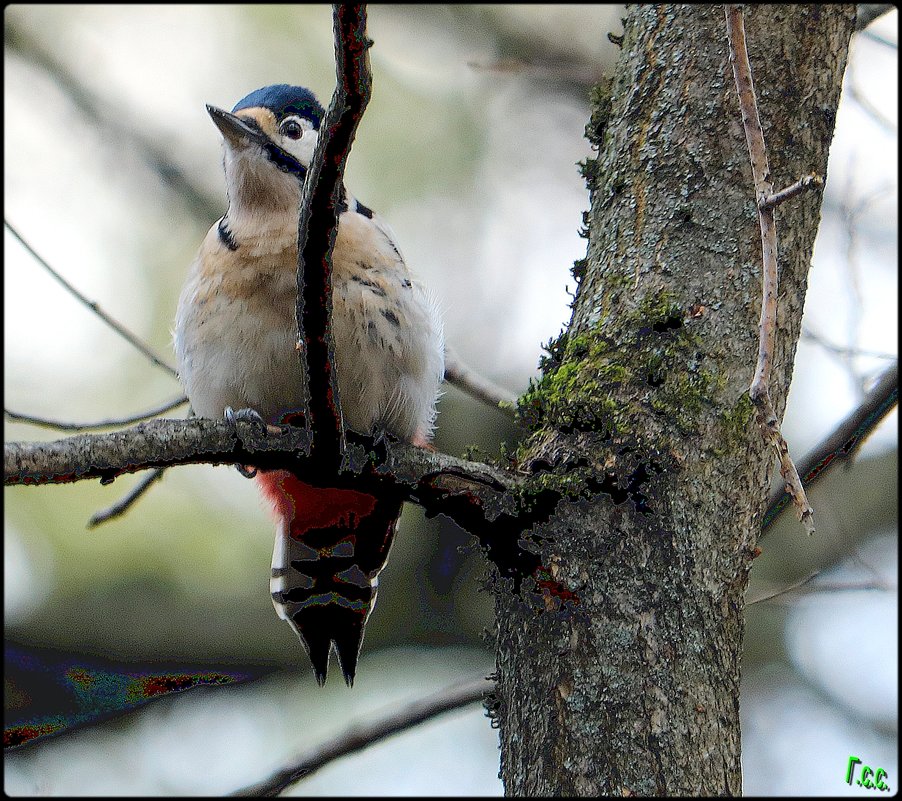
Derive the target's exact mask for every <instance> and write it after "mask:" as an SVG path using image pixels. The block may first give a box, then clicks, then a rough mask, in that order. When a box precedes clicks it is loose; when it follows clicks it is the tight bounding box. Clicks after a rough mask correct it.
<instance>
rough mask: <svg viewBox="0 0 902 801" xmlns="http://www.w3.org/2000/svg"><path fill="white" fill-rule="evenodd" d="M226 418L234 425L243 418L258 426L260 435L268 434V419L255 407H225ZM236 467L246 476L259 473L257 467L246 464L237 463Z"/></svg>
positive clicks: (249, 476)
mask: <svg viewBox="0 0 902 801" xmlns="http://www.w3.org/2000/svg"><path fill="white" fill-rule="evenodd" d="M225 419H226V420H228V422H229V423H231V424H232V425H233V426H234V425H236V424H237V423H238V421H239V420H243V421H244V422H246V423H251V425H253V426H255V427H256V428H257V431H258V433H259V434H260V436H266V433H267V426H266V420H264V419H263V418H262V417H261V416H260V413H259V412H257V411H256V410H254V409H239V410H238V411H237V412H236V411H235V410H234V409H233V408H232V407H231V406H226V407H225ZM235 468H236V469H237V470H238V472H239V473H241V475H243V476H244V477H245V478H253V477H254V476H256V475H257V468H256V467H251V466H249V465H244V464H236V465H235Z"/></svg>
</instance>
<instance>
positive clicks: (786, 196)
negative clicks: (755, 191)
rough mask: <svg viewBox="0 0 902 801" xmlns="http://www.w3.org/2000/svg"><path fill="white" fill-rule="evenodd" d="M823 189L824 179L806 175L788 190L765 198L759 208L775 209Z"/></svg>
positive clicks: (787, 188)
mask: <svg viewBox="0 0 902 801" xmlns="http://www.w3.org/2000/svg"><path fill="white" fill-rule="evenodd" d="M823 188H824V179H823V178H821V176H820V175H815V174H814V173H812V174H811V175H806V176H805V177H804V178H799V180H798V181H796V182H795V183H794V184H792V185H791V186H787V187H786V189H781V190H780V191H779V192H774V194H772V195H770V196H769V197H766V198H764V199H763V200H761V201H760V202H759V204H758V207H759V208H761V209H763V210H766V209H775V208H776V207H777V206H779V205H780V204H781V203H785V202H786V201H787V200H791V199H792V198H794V197H795V196H796V195H801V194H802V192H808V191H811V190H814V189H817V190H821V189H823Z"/></svg>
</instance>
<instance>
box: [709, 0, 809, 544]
mask: <svg viewBox="0 0 902 801" xmlns="http://www.w3.org/2000/svg"><path fill="white" fill-rule="evenodd" d="M724 11H725V14H726V21H727V38H728V39H729V43H730V62H731V63H732V65H733V77H734V79H735V81H736V92H737V94H738V95H739V109H740V112H741V113H742V127H743V129H744V130H745V140H746V144H747V145H748V148H749V158H750V160H751V164H752V177H753V179H754V182H755V201H756V204H757V206H758V223H759V225H760V228H761V255H762V261H763V273H762V283H763V297H762V301H761V319H760V322H759V324H758V331H759V341H758V363H757V366H756V368H755V376H754V378H753V379H752V384H751V386H750V387H749V396H750V398H751V399H752V402H753V403H754V404H755V408H756V410H757V413H758V422H759V424H760V425H761V428H762V431H763V432H764V434H765V436H766V437H767V438H768V439H769V440H770V442H771V444H772V445H773V446H774V449H775V450H776V451H777V456H778V457H779V459H780V475H781V476H782V477H783V481H784V483H785V485H786V491H787V492H788V493H789V494H790V495H791V496H792V499H793V503H795V505H796V511H797V512H798V514H799V520H800V521H801V522H802V525H804V526H805V529H806V530H807V532H808V534H809V535H811V534H813V533H814V510H813V509H812V508H811V505H810V504H809V503H808V497H807V496H806V495H805V490H804V488H803V487H802V480H801V479H800V478H799V473H798V470H796V467H795V465H794V464H793V462H792V458H791V457H790V455H789V447H788V446H787V444H786V440H785V439H784V438H783V434H782V433H781V432H780V424H779V421H778V420H777V415H776V412H775V411H774V406H773V403H772V402H771V398H770V392H769V390H768V387H769V386H770V372H771V364H772V360H773V354H774V342H775V338H776V326H777V228H776V225H775V222H774V205H775V203H774V202H773V200H772V196H773V194H774V187H773V184H772V183H771V180H770V169H769V167H768V165H767V151H766V149H765V146H764V132H763V131H762V129H761V120H760V118H759V117H758V104H757V101H756V100H755V86H754V84H753V82H752V67H751V64H750V63H749V55H748V50H747V49H746V43H745V25H744V23H743V16H742V6H739V5H727V6H725V8H724Z"/></svg>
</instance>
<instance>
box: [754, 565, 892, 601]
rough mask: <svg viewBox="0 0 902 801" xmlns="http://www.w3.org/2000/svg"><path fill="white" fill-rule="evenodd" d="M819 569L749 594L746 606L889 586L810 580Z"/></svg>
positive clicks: (887, 588) (880, 583) (877, 582)
mask: <svg viewBox="0 0 902 801" xmlns="http://www.w3.org/2000/svg"><path fill="white" fill-rule="evenodd" d="M820 575H821V574H820V571H815V572H814V573H811V574H810V575H808V576H805V578H803V579H800V580H799V581H796V582H794V583H793V584H790V585H789V586H788V587H781V588H780V589H778V590H773V591H770V592H762V593H758V594H756V595H749V596H748V597H747V598H746V601H745V605H746V607H749V606H754V605H755V604H760V603H763V602H764V601H773V600H775V599H776V598H784V597H785V596H787V595H813V594H815V593H822V592H827V593H834V592H866V591H873V590H882V591H884V592H886V591H888V590H890V589H891V588H890V587H889V586H887V584H886V583H885V582H882V581H850V582H839V581H831V582H823V581H819V582H817V583H814V584H812V582H813V581H814V580H815V579H816V578H817V577H818V576H820Z"/></svg>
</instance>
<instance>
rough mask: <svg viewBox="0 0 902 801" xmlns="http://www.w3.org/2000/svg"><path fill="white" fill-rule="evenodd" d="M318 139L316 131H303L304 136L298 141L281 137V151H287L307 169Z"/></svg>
mask: <svg viewBox="0 0 902 801" xmlns="http://www.w3.org/2000/svg"><path fill="white" fill-rule="evenodd" d="M318 138H319V136H318V134H317V132H316V131H304V135H303V136H302V137H301V138H300V139H289V138H288V137H287V136H283V137H282V141H281V143H280V144H281V146H282V149H283V150H287V151H288V152H289V153H291V155H292V156H294V157H295V158H296V159H297V160H298V161H299V162H301V164H303V165H304V166H305V167H309V166H310V162H311V161H312V160H313V151H314V150H316V141H317V139H318Z"/></svg>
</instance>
